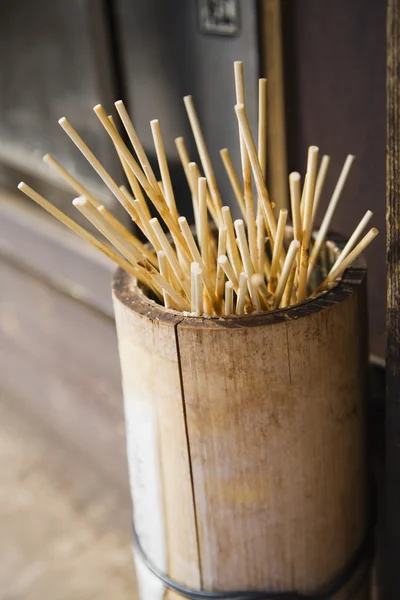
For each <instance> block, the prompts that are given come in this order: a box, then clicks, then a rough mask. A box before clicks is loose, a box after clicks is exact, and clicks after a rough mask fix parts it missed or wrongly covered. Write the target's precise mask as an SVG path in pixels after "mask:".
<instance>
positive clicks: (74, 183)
mask: <svg viewBox="0 0 400 600" xmlns="http://www.w3.org/2000/svg"><path fill="white" fill-rule="evenodd" d="M42 160H43V162H45V163H46V164H47V165H49V167H50V168H51V169H53V171H55V172H56V173H57V174H58V175H60V177H61V178H62V179H64V181H65V182H66V183H68V185H69V186H70V187H71V188H72V189H73V190H74V191H75V192H77V193H78V194H79V195H80V196H85V197H86V198H87V199H88V200H89V202H90V203H91V204H93V206H95V207H96V208H97V207H98V206H100V205H101V202H99V201H98V200H96V198H95V197H94V196H92V194H91V193H90V192H89V191H88V190H87V189H86V188H85V187H84V186H83V185H82V184H81V183H80V182H79V181H78V180H77V179H75V177H73V176H72V175H71V173H69V172H68V171H67V169H65V168H64V167H63V166H62V165H61V164H60V163H59V162H58V160H56V159H55V158H54V157H53V156H51V154H45V156H43V159H42Z"/></svg>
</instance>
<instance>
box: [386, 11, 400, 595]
mask: <svg viewBox="0 0 400 600" xmlns="http://www.w3.org/2000/svg"><path fill="white" fill-rule="evenodd" d="M399 73H400V2H399V0H389V2H388V12H387V124H386V127H387V161H386V165H387V188H386V202H387V205H386V220H387V243H386V251H387V281H388V284H387V319H386V323H387V357H386V382H387V383H386V385H387V394H386V511H385V513H386V514H385V520H386V527H385V529H386V535H385V537H386V540H385V544H384V549H385V550H384V554H385V556H384V561H383V564H384V569H385V574H384V600H397V599H398V598H399V596H400V569H399V564H400V508H399V507H400V269H399V265H400V80H399Z"/></svg>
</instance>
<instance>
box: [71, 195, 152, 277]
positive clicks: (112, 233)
mask: <svg viewBox="0 0 400 600" xmlns="http://www.w3.org/2000/svg"><path fill="white" fill-rule="evenodd" d="M72 204H73V205H74V206H75V208H77V209H78V210H79V212H81V213H82V214H83V215H84V216H85V217H86V218H87V219H88V220H89V221H90V222H91V223H92V224H93V225H94V226H95V227H96V229H98V230H99V231H100V233H102V234H103V235H104V237H106V238H107V239H108V241H109V242H111V244H113V246H115V247H116V248H117V250H118V252H120V253H121V254H122V255H123V256H125V258H126V259H127V260H129V262H131V264H132V265H134V266H138V265H139V263H142V262H143V264H140V265H139V267H141V268H143V265H144V264H146V265H147V264H150V263H148V261H147V260H146V259H145V258H144V256H142V254H141V253H140V252H139V250H137V248H135V246H133V245H132V244H130V243H129V242H128V241H127V240H126V239H125V238H124V237H123V236H122V235H120V234H119V233H118V231H117V230H116V229H115V228H114V226H113V225H112V224H111V223H110V222H109V221H108V220H107V219H106V218H105V217H104V215H102V214H101V213H100V212H99V211H98V210H97V209H96V208H95V207H94V206H92V205H91V204H90V202H89V201H88V200H87V199H86V198H85V197H84V196H79V198H75V199H74V200H73V201H72ZM152 271H155V269H154V267H152V266H151V265H150V269H149V272H145V276H147V277H150V273H151V272H152Z"/></svg>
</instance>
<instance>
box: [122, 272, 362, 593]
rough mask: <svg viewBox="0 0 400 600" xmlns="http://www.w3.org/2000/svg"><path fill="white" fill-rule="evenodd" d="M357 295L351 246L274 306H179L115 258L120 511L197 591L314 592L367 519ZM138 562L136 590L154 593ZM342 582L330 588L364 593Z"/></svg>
mask: <svg viewBox="0 0 400 600" xmlns="http://www.w3.org/2000/svg"><path fill="white" fill-rule="evenodd" d="M365 297H366V296H365V267H364V264H363V262H362V260H359V261H358V262H357V264H355V265H354V266H353V267H352V268H351V269H348V270H347V271H346V273H345V275H344V278H343V279H342V281H341V282H340V284H339V285H338V286H336V287H335V288H334V289H333V290H331V291H330V292H328V293H327V294H325V295H323V296H321V297H319V298H317V299H315V300H310V301H308V302H305V303H303V304H302V305H298V306H297V307H293V308H290V309H288V310H285V311H276V312H273V313H264V314H259V315H247V316H243V317H232V318H226V319H220V318H208V319H205V318H195V317H185V316H184V315H182V314H180V313H175V312H174V311H171V310H168V309H165V308H163V307H161V306H158V305H156V304H155V303H154V302H152V301H151V300H149V299H147V298H146V297H145V296H144V295H143V294H142V293H138V292H136V291H135V288H133V287H132V285H131V279H130V277H129V276H128V275H126V274H125V273H124V272H123V271H121V270H119V271H118V272H117V275H116V279H115V282H114V306H115V313H116V318H117V330H118V338H119V348H120V356H121V365H122V373H123V380H124V395H125V407H126V418H127V438H128V456H129V462H130V467H131V482H132V495H133V504H134V518H135V523H136V524H137V527H138V530H139V535H140V536H141V537H142V542H143V545H144V548H145V550H146V552H148V553H149V554H150V557H151V558H152V560H153V561H154V562H155V563H156V564H157V566H158V567H159V568H161V569H162V570H165V571H166V572H167V573H168V574H169V575H170V576H172V577H173V578H175V579H177V580H178V581H179V582H181V583H182V584H184V585H188V586H192V587H197V588H201V589H205V590H212V591H226V590H236V589H271V590H277V591H279V590H288V589H289V590H296V591H298V592H314V591H317V590H319V589H320V588H321V587H322V586H325V585H326V584H327V583H329V582H330V580H331V579H332V578H333V577H334V576H335V575H336V574H337V572H338V571H340V570H341V569H342V568H344V567H345V565H346V564H347V562H348V561H349V559H350V558H351V557H352V555H353V553H354V552H355V551H356V550H357V548H358V547H359V545H360V544H361V541H362V540H363V538H364V536H365V533H366V528H367V521H368V516H367V494H366V458H365V439H364V425H365V423H364V403H365V392H366V372H367V369H366V367H367V344H366V340H367V338H366V323H365V319H366V310H365ZM139 563H140V560H138V561H137V564H139ZM139 570H140V572H139V573H138V578H139V583H140V589H141V598H142V600H162V598H163V595H162V590H161V589H160V588H158V589H157V584H156V583H154V581H153V584H151V581H150V580H151V575H149V574H147V575H146V574H145V573H143V569H142V568H141V567H140V566H139ZM146 577H147V578H150V579H147V580H146V581H145V583H144V584H141V582H142V581H143V580H144V579H143V578H146ZM151 585H153V590H151V591H149V590H150V586H151ZM146 586H147V587H146ZM154 586H155V587H154ZM351 589H352V588H351V586H347V587H346V589H345V590H343V591H341V592H340V593H338V594H336V596H335V600H344V599H346V600H350V599H351V600H356V599H357V600H367V598H368V592H367V585H364V586H363V588H362V590H361V591H360V590H359V591H358V592H357V593H351V591H350V590H351ZM154 590H155V591H154ZM157 594H158V595H157ZM167 597H168V598H171V597H174V598H176V596H175V595H172V594H170V593H169V594H168V596H167Z"/></svg>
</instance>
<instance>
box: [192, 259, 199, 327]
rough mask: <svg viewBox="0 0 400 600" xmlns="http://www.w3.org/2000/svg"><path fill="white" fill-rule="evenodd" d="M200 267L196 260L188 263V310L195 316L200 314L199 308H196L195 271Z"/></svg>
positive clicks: (196, 286)
mask: <svg viewBox="0 0 400 600" xmlns="http://www.w3.org/2000/svg"><path fill="white" fill-rule="evenodd" d="M199 269H200V265H199V263H197V262H193V263H192V264H191V265H190V312H191V313H192V314H193V315H195V316H196V317H199V316H200V309H199V310H197V309H198V300H197V294H198V292H197V288H198V285H197V282H196V279H197V272H198V270H199Z"/></svg>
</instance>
